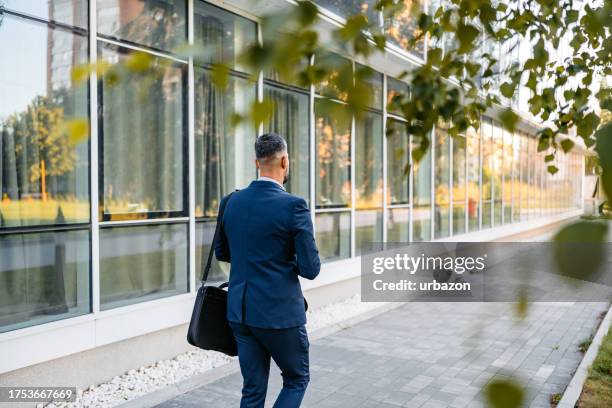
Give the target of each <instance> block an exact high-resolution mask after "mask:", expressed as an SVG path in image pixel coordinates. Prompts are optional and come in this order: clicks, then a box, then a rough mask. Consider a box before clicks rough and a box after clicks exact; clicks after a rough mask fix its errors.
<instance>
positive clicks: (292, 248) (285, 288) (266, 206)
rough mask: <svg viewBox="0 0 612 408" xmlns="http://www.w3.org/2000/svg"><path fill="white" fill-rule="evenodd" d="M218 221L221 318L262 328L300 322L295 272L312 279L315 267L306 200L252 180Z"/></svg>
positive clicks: (302, 313)
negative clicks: (225, 277)
mask: <svg viewBox="0 0 612 408" xmlns="http://www.w3.org/2000/svg"><path fill="white" fill-rule="evenodd" d="M225 200H227V197H224V198H223V200H222V204H223V203H224V202H225ZM220 222H221V227H220V229H219V237H218V240H217V243H216V245H215V254H216V256H217V259H219V260H220V261H224V262H230V263H231V271H230V279H229V289H228V291H229V293H228V300H227V319H228V320H229V321H230V322H234V323H242V324H246V325H248V326H253V327H259V328H265V329H284V328H289V327H296V326H301V325H303V324H305V323H306V311H305V308H304V296H303V295H302V288H301V287H300V281H299V280H298V276H302V277H304V278H306V279H314V278H315V277H316V276H317V275H318V274H319V270H320V269H321V262H320V260H319V251H318V249H317V245H316V243H315V239H314V235H313V228H312V220H311V218H310V211H309V210H308V206H307V205H306V201H305V200H304V199H303V198H300V197H297V196H294V195H292V194H289V193H287V192H286V191H285V190H284V189H283V188H282V187H281V186H280V185H278V184H276V183H274V182H272V181H267V180H256V181H253V182H252V183H251V184H250V185H249V187H247V188H245V189H243V190H240V191H237V192H235V193H233V194H232V196H231V199H230V200H229V202H228V203H227V206H226V208H225V212H224V214H223V219H222V220H221V221H220Z"/></svg>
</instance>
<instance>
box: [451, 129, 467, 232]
mask: <svg viewBox="0 0 612 408" xmlns="http://www.w3.org/2000/svg"><path fill="white" fill-rule="evenodd" d="M452 142H453V143H452V145H453V203H452V204H453V211H452V213H453V235H458V234H463V233H465V220H466V218H465V216H466V213H465V209H466V207H465V202H466V201H465V200H466V188H467V180H466V147H465V143H466V141H465V138H455V139H453V140H452ZM462 144H463V145H462Z"/></svg>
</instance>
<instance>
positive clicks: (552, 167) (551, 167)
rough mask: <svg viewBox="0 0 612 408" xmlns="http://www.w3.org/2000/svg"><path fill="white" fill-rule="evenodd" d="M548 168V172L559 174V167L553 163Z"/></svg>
mask: <svg viewBox="0 0 612 408" xmlns="http://www.w3.org/2000/svg"><path fill="white" fill-rule="evenodd" d="M546 169H547V170H548V172H549V173H550V174H552V175H553V176H554V175H555V174H557V172H558V171H559V169H558V168H557V166H553V165H551V166H548V167H547V168H546Z"/></svg>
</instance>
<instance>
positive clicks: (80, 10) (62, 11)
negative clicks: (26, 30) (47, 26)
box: [0, 0, 87, 28]
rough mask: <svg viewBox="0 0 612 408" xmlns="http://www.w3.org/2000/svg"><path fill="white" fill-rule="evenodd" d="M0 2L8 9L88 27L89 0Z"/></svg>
mask: <svg viewBox="0 0 612 408" xmlns="http://www.w3.org/2000/svg"><path fill="white" fill-rule="evenodd" d="M0 4H4V8H5V9H7V10H11V11H16V12H18V13H22V14H26V15H29V16H34V17H38V18H42V19H44V20H53V21H55V22H58V23H62V24H67V25H72V26H76V27H81V28H87V0H2V1H0Z"/></svg>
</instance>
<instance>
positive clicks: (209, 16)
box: [194, 0, 257, 71]
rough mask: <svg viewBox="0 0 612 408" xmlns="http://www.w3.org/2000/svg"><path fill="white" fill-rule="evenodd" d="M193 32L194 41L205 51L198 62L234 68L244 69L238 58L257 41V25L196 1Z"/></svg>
mask: <svg viewBox="0 0 612 408" xmlns="http://www.w3.org/2000/svg"><path fill="white" fill-rule="evenodd" d="M194 30H195V42H196V43H199V44H202V46H203V47H204V49H205V54H204V55H202V57H201V58H198V60H199V61H198V62H202V63H205V64H212V63H219V62H224V63H226V64H229V66H230V67H231V68H234V69H238V70H241V71H244V70H245V68H244V67H243V66H242V65H240V63H239V62H238V60H237V59H238V56H239V55H240V53H241V52H242V51H243V49H245V48H246V47H247V46H248V45H250V44H253V43H254V42H256V41H257V26H256V24H255V22H253V21H251V20H247V19H246V18H243V17H240V16H238V15H236V14H233V13H230V12H228V11H225V10H223V9H221V8H219V7H215V6H213V5H212V4H209V3H206V2H204V1H198V0H196V1H195V17H194Z"/></svg>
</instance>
